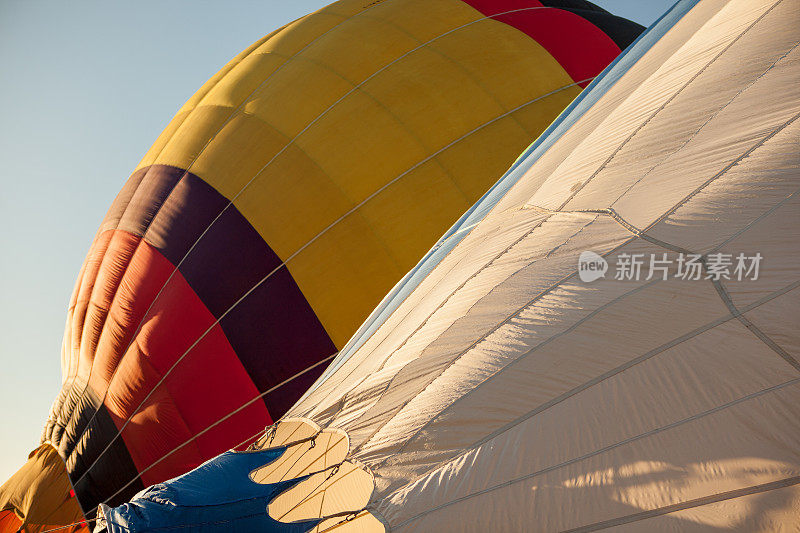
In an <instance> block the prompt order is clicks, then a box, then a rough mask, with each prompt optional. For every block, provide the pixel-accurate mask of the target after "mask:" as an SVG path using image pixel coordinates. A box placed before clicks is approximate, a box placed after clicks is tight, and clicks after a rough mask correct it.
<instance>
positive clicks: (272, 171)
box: [0, 0, 641, 531]
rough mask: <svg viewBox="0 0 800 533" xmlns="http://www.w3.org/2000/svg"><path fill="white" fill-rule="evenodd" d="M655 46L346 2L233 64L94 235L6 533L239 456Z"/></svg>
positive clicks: (506, 6)
mask: <svg viewBox="0 0 800 533" xmlns="http://www.w3.org/2000/svg"><path fill="white" fill-rule="evenodd" d="M640 29H641V28H640V27H639V26H638V25H636V24H634V23H631V22H629V21H627V20H624V19H621V18H618V17H615V16H613V15H611V14H609V13H607V12H605V11H604V10H602V9H599V8H597V7H595V6H593V5H592V4H590V3H588V2H583V1H566V0H565V1H558V0H552V1H543V2H539V1H533V0H530V1H527V0H526V1H504V2H484V1H479V0H469V1H461V0H424V1H422V0H385V1H382V2H364V1H361V0H358V1H354V0H346V1H341V2H337V3H334V4H332V5H330V6H329V7H326V8H324V9H322V10H320V11H318V12H315V13H312V14H310V15H308V16H306V17H304V18H302V19H300V20H298V21H296V22H293V23H291V24H289V25H287V26H285V27H284V28H281V29H279V30H277V31H275V32H273V33H271V34H270V35H267V36H266V37H264V38H263V39H261V40H260V41H258V42H257V43H255V44H254V45H253V46H251V47H250V48H248V49H247V50H245V51H244V52H243V53H242V54H240V55H239V56H238V57H236V58H235V59H233V60H232V61H231V62H230V63H229V64H228V65H226V66H225V67H224V68H223V69H222V70H221V71H220V72H219V73H218V74H217V75H216V76H214V77H213V78H211V80H209V82H208V83H207V84H206V85H205V86H203V87H202V88H201V89H200V91H198V93H197V94H195V95H194V97H192V98H191V99H190V100H189V101H188V102H187V103H186V104H185V105H184V106H183V107H182V108H181V109H180V110H179V111H178V113H177V115H176V116H175V118H174V119H173V120H172V122H171V123H170V124H169V125H168V126H167V128H166V129H165V130H164V132H163V133H162V134H161V136H160V137H159V138H158V139H157V141H156V142H155V144H154V145H153V147H152V148H151V149H150V151H149V152H148V153H147V154H146V155H145V156H144V159H143V160H142V162H141V163H140V164H139V166H138V167H137V168H136V170H135V171H134V172H133V174H132V176H131V177H130V179H129V180H128V182H127V184H126V185H125V186H124V187H123V189H122V191H121V192H120V193H119V196H118V197H117V199H116V200H115V201H114V203H113V205H112V206H111V208H110V210H109V211H108V214H107V216H106V218H105V220H104V221H103V222H102V224H101V226H100V229H99V231H98V233H97V235H96V237H95V239H94V241H93V243H92V245H91V248H90V250H89V253H88V255H87V258H86V261H85V264H84V266H83V268H82V270H81V272H80V274H79V276H78V281H77V284H76V286H75V291H74V293H73V295H72V299H71V302H70V304H69V312H68V318H67V324H66V329H65V334H64V348H63V353H62V368H63V375H64V383H63V387H62V389H61V392H60V393H59V395H58V397H57V399H56V401H55V403H54V405H53V408H52V412H51V415H50V417H49V419H48V421H47V425H46V428H45V430H44V434H43V437H42V444H41V447H40V448H39V449H37V450H36V451H35V452H34V453H33V455H32V456H31V458H30V460H29V462H28V463H27V465H26V466H25V467H23V470H21V471H20V472H19V473H18V475H17V476H15V477H14V478H12V480H10V481H9V482H8V483H7V484H6V485H4V486H3V488H2V489H0V511H2V510H6V511H7V512H6V517H5V518H0V519H2V520H7V521H13V520H12V518H9V517H8V515H9V514H10V513H11V512H12V511H13V513H14V515H15V517H16V518H15V520H16V519H19V520H22V521H23V522H24V525H25V527H26V528H27V530H31V531H33V530H35V529H36V528H37V527H39V529H41V527H45V526H46V525H47V524H52V523H58V524H60V523H65V522H64V521H65V517H69V518H70V521H76V520H79V519H80V518H81V517H83V516H84V514H86V513H88V514H89V515H90V516H91V514H92V513H93V510H94V509H95V508H96V506H97V504H98V503H100V502H105V503H112V504H113V503H119V502H121V501H125V500H126V499H127V498H129V497H130V496H131V495H133V494H134V493H136V492H137V491H139V490H140V489H142V488H143V487H145V486H146V485H149V484H151V483H156V482H159V481H162V480H165V479H168V478H171V477H173V476H176V475H178V474H181V473H183V472H186V471H188V470H190V469H192V468H194V467H196V466H197V465H199V464H201V463H202V462H203V461H205V460H206V459H209V458H211V457H214V456H215V455H217V454H219V453H220V452H222V451H224V450H226V449H229V448H232V447H236V446H237V445H243V444H248V443H249V442H250V441H251V440H252V438H253V437H254V436H255V435H257V434H258V433H259V432H261V431H262V430H263V428H264V427H265V426H267V425H269V424H272V423H273V422H274V421H275V420H277V419H278V418H279V417H280V416H282V415H283V414H284V413H285V411H286V410H287V409H288V408H289V407H290V406H291V405H292V404H293V403H294V402H295V401H296V400H297V399H298V398H299V397H300V395H301V394H302V393H303V392H304V391H305V390H306V389H307V388H308V387H309V385H310V384H312V383H313V382H314V380H315V379H316V378H317V377H318V376H319V375H320V373H321V372H322V370H323V369H324V367H325V366H326V365H327V364H328V362H329V361H330V360H331V359H332V358H333V357H334V355H335V354H336V353H337V352H338V350H339V348H341V347H342V346H343V345H344V344H345V343H346V341H347V340H348V339H349V338H350V337H351V336H352V334H353V333H354V332H355V330H356V329H357V327H358V325H359V324H360V323H361V322H362V321H363V320H364V319H365V318H366V316H367V315H368V314H369V312H370V311H371V310H372V308H374V306H375V305H376V304H377V303H378V302H379V301H380V299H381V298H382V297H383V295H385V294H386V292H387V291H388V290H389V289H391V288H392V286H393V285H394V284H395V283H396V282H397V281H398V280H399V279H400V278H401V277H402V275H403V274H404V273H405V272H406V271H408V269H409V268H411V267H412V266H413V265H414V264H415V263H416V262H417V261H418V260H419V258H420V257H422V255H423V254H424V253H425V251H426V250H427V249H428V248H429V247H430V246H431V245H432V244H433V243H435V241H436V239H437V238H438V237H439V235H441V233H442V232H443V231H444V230H445V229H446V228H447V227H449V226H450V225H451V224H452V223H453V222H454V221H455V220H456V219H457V218H458V216H459V215H460V214H461V213H462V212H463V211H464V210H465V209H466V208H467V207H468V206H470V205H471V204H472V203H473V202H474V201H475V200H477V199H478V198H479V197H480V196H481V195H482V194H483V193H484V192H485V190H486V188H487V187H488V186H489V184H491V183H492V182H493V181H495V179H496V177H497V176H498V175H500V174H501V173H502V171H503V170H504V169H505V168H506V166H507V164H508V162H509V161H510V160H511V159H512V158H513V157H514V156H515V155H516V154H517V153H518V152H519V151H520V150H521V149H522V148H524V146H525V145H526V144H527V143H528V142H529V140H530V139H531V138H533V137H535V136H536V135H537V134H538V133H540V132H541V131H542V130H543V129H544V128H545V127H546V126H547V125H548V124H549V123H550V122H551V121H552V119H553V118H554V117H555V116H556V115H557V114H558V113H559V112H560V111H561V110H562V109H563V108H564V107H565V106H566V105H567V104H568V103H569V102H570V101H571V100H572V99H573V98H574V97H575V96H576V95H577V94H579V93H580V91H581V90H582V88H583V87H585V86H586V85H587V84H588V83H589V82H590V81H591V80H592V78H593V77H594V76H596V75H597V74H598V73H599V72H601V71H602V69H603V68H604V67H605V66H606V65H608V64H609V63H610V62H611V61H612V60H613V59H614V58H615V57H616V56H617V55H618V54H619V52H620V50H621V49H623V48H625V47H626V46H627V45H628V44H629V43H630V42H631V41H632V40H633V39H634V38H635V37H636V36H637V35H638V33H639V32H640ZM64 472H66V476H65V475H64ZM45 486H47V487H51V488H52V490H50V492H44V489H43V488H42V487H45ZM51 493H52V494H51ZM34 500H35V501H36V502H37V503H36V505H33V504H32V503H30V502H32V501H34ZM54 521H55V522H54ZM9 523H10V522H9ZM40 526H41V527H40Z"/></svg>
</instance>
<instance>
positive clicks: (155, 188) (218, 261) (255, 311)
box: [120, 165, 336, 419]
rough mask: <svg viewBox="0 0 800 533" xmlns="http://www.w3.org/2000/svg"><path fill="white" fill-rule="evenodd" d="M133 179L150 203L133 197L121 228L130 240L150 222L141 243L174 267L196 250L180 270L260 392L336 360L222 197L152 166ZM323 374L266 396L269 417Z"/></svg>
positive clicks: (290, 283)
mask: <svg viewBox="0 0 800 533" xmlns="http://www.w3.org/2000/svg"><path fill="white" fill-rule="evenodd" d="M139 172H143V174H142V175H143V179H142V180H141V185H140V186H139V190H144V191H150V194H151V202H150V203H148V202H146V201H144V199H145V196H142V197H141V198H137V196H138V195H139V192H138V191H137V193H136V194H135V195H133V198H132V199H131V201H130V202H129V203H128V209H127V210H126V212H125V215H124V216H123V217H122V220H121V223H120V229H123V230H126V231H131V232H132V233H136V231H137V230H138V231H141V229H139V228H143V227H146V226H144V224H147V223H149V229H148V230H147V233H146V234H145V236H144V238H145V240H146V241H147V242H148V243H149V244H151V245H152V246H153V247H154V248H156V249H157V250H159V251H160V252H161V253H162V254H163V255H164V256H165V257H166V258H167V259H168V260H169V261H170V262H171V263H172V264H173V265H178V264H179V263H180V261H181V259H183V258H184V256H185V255H186V253H187V252H188V251H189V248H190V247H192V245H194V248H193V249H192V251H191V253H189V255H188V256H187V257H186V258H185V259H183V263H181V264H180V266H179V271H180V273H181V274H182V275H183V277H184V279H186V281H187V282H188V283H189V286H190V287H191V288H192V290H193V291H194V292H195V294H197V296H198V297H199V298H200V300H201V301H202V302H203V303H204V304H205V306H206V307H207V308H208V310H209V311H210V312H211V313H212V314H213V315H214V317H215V318H217V319H220V317H222V318H221V320H220V326H221V327H222V330H223V332H224V333H225V336H226V337H227V338H228V342H230V344H231V346H232V347H233V349H234V351H235V352H236V354H237V356H238V357H239V360H240V361H241V363H242V365H243V366H244V368H245V370H246V371H247V373H248V374H249V376H250V378H251V379H252V380H253V383H254V384H255V385H256V387H257V388H258V390H259V391H261V392H264V391H266V390H268V389H270V388H272V387H274V386H275V385H277V384H279V383H281V382H282V381H284V380H286V379H288V378H289V377H291V376H293V375H295V374H297V373H298V372H300V371H302V370H304V369H306V368H308V367H309V366H311V365H313V364H314V363H317V362H319V361H320V360H321V359H324V358H325V357H328V356H329V355H331V354H333V353H335V351H336V347H335V345H334V344H333V341H332V340H331V339H330V337H329V336H328V333H327V332H326V331H325V328H324V327H323V325H322V323H321V322H320V321H319V319H318V318H317V316H316V314H315V313H314V310H313V309H312V308H311V305H310V304H309V303H308V301H307V300H306V298H305V296H304V295H303V293H302V291H301V290H300V288H299V287H298V286H297V283H296V282H295V281H294V279H293V278H292V276H291V274H290V273H289V271H288V270H287V268H286V267H285V266H281V265H282V262H281V259H280V258H279V257H278V256H277V254H276V253H275V252H274V251H273V250H272V249H271V248H270V247H269V245H268V244H267V243H266V242H265V241H264V239H263V238H262V237H261V235H260V234H259V233H258V232H257V231H256V230H255V228H253V226H252V225H251V224H250V223H249V222H248V220H247V219H246V218H245V217H244V216H243V215H242V214H241V213H240V212H239V211H238V209H236V207H235V206H233V205H230V206H228V207H227V209H226V208H225V207H226V206H227V205H228V203H229V202H228V199H227V198H225V197H224V196H222V195H221V194H220V193H219V192H217V190H216V189H214V188H213V187H211V186H210V185H209V184H208V183H206V182H205V181H203V180H202V179H201V178H199V177H198V176H196V175H194V174H192V173H190V172H185V171H183V170H181V169H177V168H175V167H170V166H165V165H153V166H151V167H148V168H146V169H142V170H140V171H139ZM168 189H171V190H172V193H170V194H169V195H168V196H167V195H165V194H163V191H164V190H168ZM154 204H155V205H154ZM162 204H163V205H162ZM159 207H160V209H159ZM264 208H265V209H268V205H265V207H264ZM223 210H224V211H223ZM155 211H157V213H158V214H157V215H155V217H153V213H154V212H155ZM220 213H222V214H221V215H220ZM218 215H219V218H216V217H217V216H218ZM215 219H216V220H215ZM151 220H152V222H150V221H151ZM212 222H213V224H212ZM203 232H205V233H203ZM137 234H140V233H137ZM201 236H202V237H201ZM198 239H199V241H198ZM195 242H196V244H195ZM264 278H267V279H266V281H264V282H261V281H262V280H263V279H264ZM256 285H258V286H257V287H256V288H255V289H254V290H253V291H252V292H251V293H250V294H248V295H247V296H246V297H245V298H244V299H243V300H242V301H241V302H239V303H238V304H236V302H237V301H238V300H239V299H240V298H241V297H242V296H243V295H244V294H246V293H247V292H248V291H250V290H251V289H252V288H253V287H255V286H256ZM234 304H236V305H235V307H233V306H234ZM231 307H233V308H232V309H231ZM229 309H230V311H228V310H229ZM226 311H228V313H227V314H225V313H226ZM223 315H224V317H223ZM323 370H324V368H322V367H320V368H319V369H316V370H314V371H311V372H308V373H307V374H304V375H303V376H302V377H301V378H298V379H296V380H293V381H291V382H290V383H288V384H287V385H285V386H282V387H281V389H280V390H279V391H277V392H276V393H275V394H271V395H267V396H265V397H264V403H265V404H266V406H267V409H268V410H269V413H270V416H272V418H273V419H277V418H278V417H280V416H281V415H283V414H284V413H285V412H286V411H287V410H288V409H289V407H291V406H292V405H293V404H294V402H295V401H296V400H297V399H298V398H299V397H300V395H302V394H303V393H304V392H305V390H306V389H307V388H308V387H309V386H310V385H311V383H312V382H313V381H314V380H315V379H316V378H317V377H318V376H319V375H320V374H321V373H322V371H323Z"/></svg>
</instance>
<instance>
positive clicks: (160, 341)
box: [104, 231, 272, 485]
mask: <svg viewBox="0 0 800 533" xmlns="http://www.w3.org/2000/svg"><path fill="white" fill-rule="evenodd" d="M117 238H119V239H122V240H128V239H130V238H131V235H130V234H129V233H126V232H121V231H117V232H115V235H114V237H113V238H112V241H113V240H114V239H117ZM173 270H174V266H173V265H172V264H171V263H170V262H169V261H168V260H167V259H166V258H165V257H164V256H163V255H161V254H160V253H159V252H158V250H156V249H155V248H154V247H152V246H151V245H150V244H148V243H147V242H140V244H139V246H138V248H137V250H136V253H135V254H134V256H133V257H132V258H131V262H130V265H129V266H128V269H127V272H126V275H125V279H124V280H123V282H122V283H121V285H120V287H119V289H118V290H119V291H121V292H122V294H121V295H119V296H118V298H119V299H120V300H121V301H125V302H129V303H130V304H131V306H132V308H131V309H130V313H131V316H135V315H138V314H139V311H140V310H137V309H136V306H137V305H138V306H147V305H149V302H151V301H152V299H151V298H139V297H138V296H137V295H136V294H134V293H135V292H136V291H142V292H144V293H148V294H149V293H151V292H153V288H154V287H160V286H161V285H162V284H163V283H164V282H165V281H166V279H167V278H168V277H169V275H170V273H171V272H172V271H173ZM127 292H131V294H126V293H127ZM215 320H216V319H215V318H214V315H213V314H212V313H211V312H210V311H209V310H208V308H207V307H206V306H205V305H204V304H203V302H202V301H201V300H200V298H199V297H198V296H197V294H196V293H195V292H194V291H193V290H192V288H191V287H190V286H189V284H188V283H187V281H186V280H185V279H184V277H183V276H182V275H181V274H180V272H175V273H174V274H173V276H172V278H171V279H170V280H169V282H168V283H167V284H166V286H165V287H164V289H163V291H162V292H161V294H160V296H159V297H158V299H157V300H156V303H155V304H154V306H153V308H152V309H150V311H149V312H148V313H147V315H145V316H144V320H143V326H142V328H141V330H140V331H139V333H138V334H137V335H136V339H135V341H134V342H133V343H132V344H131V346H130V348H129V349H128V351H127V353H126V355H125V357H124V358H122V360H121V361H120V363H119V366H118V367H117V371H116V372H117V376H116V377H115V378H114V379H113V381H112V382H111V386H110V388H109V389H108V395H107V397H106V399H105V402H104V404H105V407H106V409H107V410H108V412H109V413H110V415H111V417H112V419H113V420H114V423H115V425H116V427H117V428H118V429H121V428H122V426H123V424H124V423H125V420H126V419H128V418H129V417H130V418H131V420H130V423H129V424H128V425H127V426H126V427H125V429H124V430H123V431H122V438H123V440H124V441H125V445H126V447H127V449H128V451H129V453H130V455H131V459H132V460H133V462H134V464H135V465H136V468H137V469H138V470H139V471H140V472H141V471H142V470H144V469H145V468H147V467H149V466H151V465H152V464H153V463H154V462H156V461H157V460H158V459H160V458H161V457H163V456H164V455H165V454H167V453H169V452H170V451H172V450H173V449H174V448H176V447H177V446H180V445H181V444H183V443H184V442H186V441H187V440H189V439H190V438H192V436H194V435H196V434H197V433H199V432H200V431H202V430H204V429H205V428H207V427H209V426H210V425H211V424H213V423H215V422H217V421H218V420H220V419H221V418H223V417H224V416H225V415H227V414H228V413H230V412H231V411H233V410H235V409H236V408H238V407H240V406H242V405H243V404H245V403H246V402H248V401H249V400H251V399H253V398H256V397H257V396H258V394H259V391H258V390H257V388H256V386H255V385H254V384H253V381H252V380H251V378H250V376H249V375H248V373H247V371H246V370H245V368H244V366H243V365H242V363H241V362H240V361H239V358H238V357H237V355H236V353H235V352H234V350H233V348H232V347H231V345H230V342H228V339H227V338H226V336H225V334H224V332H223V331H222V328H221V327H220V326H219V325H218V324H217V325H215V324H214V323H215ZM209 328H210V331H209V332H208V333H205V332H206V331H207V330H209ZM204 333H205V336H203V335H204ZM201 336H203V338H202V340H200V341H199V342H198V343H197V344H196V345H194V346H193V344H194V342H195V341H196V340H197V339H199V338H200V337H201ZM192 346H193V347H192ZM190 349H191V351H190V353H189V355H188V356H186V357H185V358H184V359H183V360H182V361H181V362H180V363H178V365H177V366H176V367H175V369H174V370H172V372H171V373H170V374H169V375H168V376H167V378H166V380H165V381H164V382H163V383H162V384H161V385H159V386H158V388H157V389H155V391H154V392H153V394H152V395H151V396H150V397H149V398H148V399H147V400H146V401H145V403H144V405H142V407H141V408H139V409H138V410H137V407H138V406H139V404H140V403H141V402H142V401H144V399H145V397H146V396H147V394H148V393H149V392H150V391H151V390H153V388H154V387H155V386H156V384H157V383H158V381H159V380H160V379H161V376H163V375H165V374H166V372H167V371H168V370H169V369H170V367H171V366H172V365H173V364H174V363H175V362H176V361H177V360H178V359H179V358H180V357H181V356H182V355H183V354H184V353H186V352H187V350H190ZM271 422H272V419H271V418H270V415H269V413H268V412H267V409H266V406H265V405H264V403H263V402H262V401H256V402H254V403H253V404H251V405H250V406H248V407H247V408H245V409H243V410H242V411H240V412H239V413H237V414H236V415H234V416H232V417H231V418H229V419H227V420H225V421H224V422H222V423H220V424H219V425H217V426H215V427H214V428H212V429H211V430H209V431H208V432H206V433H204V434H203V435H201V436H200V437H198V438H197V439H195V440H194V441H193V442H192V443H191V444H189V445H187V446H184V447H183V448H182V449H180V450H179V451H177V452H175V453H174V454H173V455H171V456H170V459H169V460H168V461H162V462H161V463H159V464H158V465H156V466H154V467H153V468H152V469H150V470H148V471H147V472H146V473H145V474H143V475H142V481H143V482H144V484H145V485H148V484H150V483H155V482H158V481H163V480H164V479H168V478H170V477H173V476H176V475H178V474H181V473H183V472H185V471H187V470H190V469H192V468H194V467H196V466H197V465H199V464H200V463H202V462H203V461H204V460H206V459H208V458H210V457H213V456H215V455H217V454H219V453H221V452H223V451H225V450H226V449H228V448H229V447H230V446H232V445H233V444H235V443H237V442H240V441H242V440H244V439H246V438H247V437H249V436H250V435H252V434H253V433H256V432H257V431H258V430H259V429H263V427H264V426H266V425H268V424H270V423H271Z"/></svg>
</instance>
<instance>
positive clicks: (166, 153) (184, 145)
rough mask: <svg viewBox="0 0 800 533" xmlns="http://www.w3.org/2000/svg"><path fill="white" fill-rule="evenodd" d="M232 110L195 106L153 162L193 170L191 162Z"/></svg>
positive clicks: (228, 108)
mask: <svg viewBox="0 0 800 533" xmlns="http://www.w3.org/2000/svg"><path fill="white" fill-rule="evenodd" d="M232 112H233V109H231V108H230V107H218V106H207V105H206V106H200V107H196V108H195V109H193V110H192V112H191V113H189V115H188V116H187V117H186V119H185V120H184V121H183V123H182V124H181V125H180V126H179V127H178V128H177V129H176V131H175V134H174V135H172V137H170V139H169V140H168V141H167V142H166V144H165V145H164V148H163V149H162V150H161V152H160V153H159V154H158V156H157V157H156V158H155V161H154V163H155V164H161V165H172V166H174V167H178V168H183V169H187V168H191V171H192V172H195V168H194V166H193V165H192V162H193V161H194V160H195V159H196V158H197V156H198V155H199V154H200V151H201V150H203V147H204V146H205V145H206V144H207V143H208V140H209V139H210V138H211V137H212V136H213V135H214V134H216V133H217V132H218V131H219V129H220V126H222V125H223V124H224V123H225V121H226V120H228V117H230V115H231V113H232Z"/></svg>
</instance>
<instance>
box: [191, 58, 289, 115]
mask: <svg viewBox="0 0 800 533" xmlns="http://www.w3.org/2000/svg"><path fill="white" fill-rule="evenodd" d="M287 59H288V57H286V56H285V55H283V54H279V53H277V52H270V53H266V52H265V53H260V52H256V53H253V54H250V55H249V56H247V57H246V58H244V59H243V60H242V61H241V62H240V63H239V64H238V65H236V66H235V67H233V68H232V69H231V71H230V72H228V74H227V75H226V76H225V77H224V78H222V79H221V80H220V81H219V83H217V84H216V86H215V87H214V88H213V89H212V90H211V91H209V93H208V95H206V97H205V98H203V100H202V101H201V102H200V104H199V106H206V105H215V106H224V107H230V108H234V109H235V108H237V107H239V106H240V105H241V104H242V103H243V102H245V101H246V100H247V99H248V97H249V96H250V95H251V94H253V91H255V90H256V89H257V88H258V87H259V85H261V84H262V83H263V82H264V80H265V79H267V78H269V77H270V76H271V75H273V73H274V72H275V71H277V70H278V69H279V68H280V67H281V65H283V64H284V63H286V61H287Z"/></svg>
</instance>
